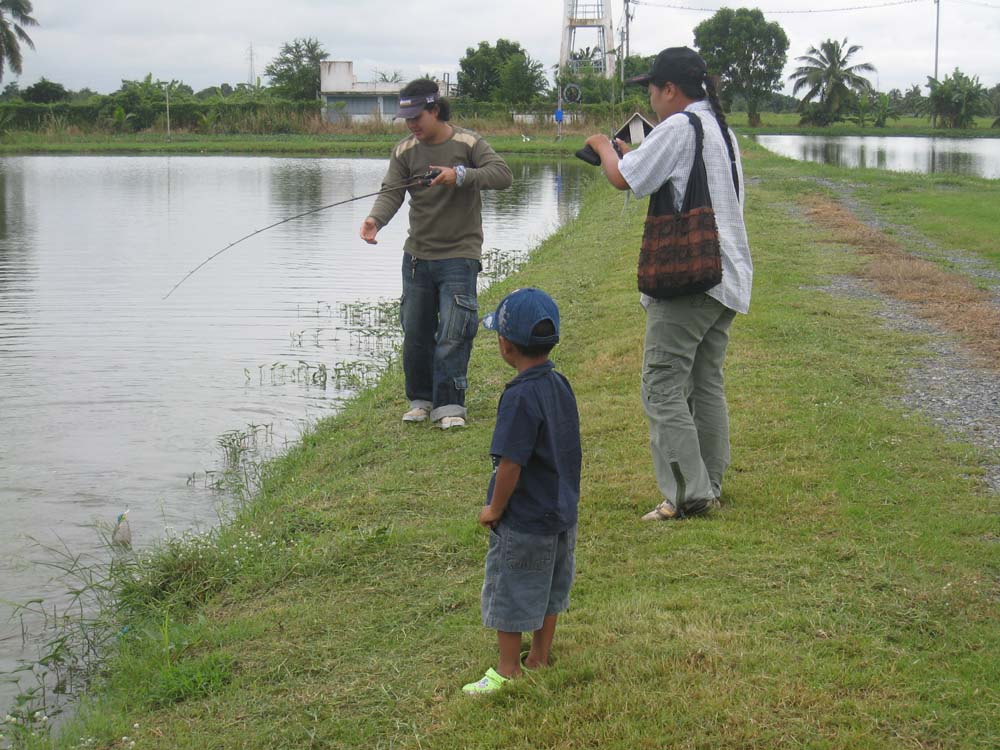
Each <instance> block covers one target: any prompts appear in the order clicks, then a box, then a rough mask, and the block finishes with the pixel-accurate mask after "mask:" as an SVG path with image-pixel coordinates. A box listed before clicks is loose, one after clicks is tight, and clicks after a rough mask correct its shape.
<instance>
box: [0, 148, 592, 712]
mask: <svg viewBox="0 0 1000 750" xmlns="http://www.w3.org/2000/svg"><path fill="white" fill-rule="evenodd" d="M511 166H512V169H513V170H514V173H515V175H516V180H515V185H514V187H513V188H512V189H511V190H509V191H504V192H499V193H493V192H491V193H486V194H485V195H484V210H483V217H484V235H485V248H487V249H489V250H490V252H494V253H495V254H496V256H497V257H501V256H502V257H520V256H523V255H524V254H525V253H526V252H527V250H528V249H529V248H531V247H532V246H534V245H535V244H537V242H538V241H539V240H541V239H542V238H543V237H544V236H545V235H547V234H549V233H550V232H551V231H552V230H553V229H554V228H555V227H556V226H557V225H558V224H559V223H560V222H562V221H565V220H566V219H567V218H569V217H570V216H571V215H572V214H573V213H574V212H575V210H576V205H577V202H578V198H579V190H580V185H581V182H582V181H583V170H582V168H581V167H576V166H575V165H570V166H567V165H553V164H547V163H544V162H540V161H530V162H529V161H515V162H513V163H512V164H511ZM386 167H387V162H386V161H385V160H365V159H271V158H261V157H251V158H243V157H176V156H174V157H146V158H142V157H17V158H0V201H2V205H0V208H2V210H0V383H3V388H2V389H0V517H2V518H3V522H2V523H0V600H8V601H10V600H13V601H24V600H26V599H28V598H31V597H34V596H39V595H41V596H46V597H49V596H54V595H55V593H56V592H57V591H58V587H57V586H50V585H49V584H48V583H47V581H48V577H49V575H48V573H47V572H46V571H44V570H42V569H40V568H38V567H37V566H34V565H31V564H30V563H29V562H28V561H30V560H32V559H36V558H44V557H45V555H44V554H43V553H39V552H38V551H37V550H33V548H32V547H31V545H30V544H29V543H28V542H27V538H28V537H32V538H35V539H39V540H41V541H42V542H45V543H50V542H53V541H55V540H56V539H61V540H63V541H65V543H66V544H67V546H68V548H69V549H71V550H72V551H73V552H74V553H87V552H92V553H96V552H97V551H98V549H97V545H96V542H97V536H96V534H95V533H94V531H93V529H92V528H91V524H93V523H94V522H95V521H113V519H114V518H115V517H116V516H117V514H118V513H120V512H121V511H122V510H124V508H125V507H129V508H130V509H131V512H130V515H129V519H130V521H131V523H132V529H133V533H134V536H135V538H136V543H137V544H138V545H139V546H141V545H142V544H143V543H147V542H149V541H150V540H151V539H154V538H156V537H158V536H159V535H160V534H161V533H162V531H163V529H164V527H165V526H169V527H173V528H174V529H177V530H181V529H185V528H189V527H191V526H192V525H195V524H201V525H204V524H211V523H213V522H214V521H215V519H216V505H217V504H218V503H219V502H221V501H223V499H224V497H223V496H222V495H220V494H219V493H218V492H217V491H216V490H215V489H213V476H214V474H213V472H217V471H218V470H219V468H220V466H221V464H222V462H223V460H224V455H223V452H224V447H223V446H221V445H220V444H219V439H220V436H223V435H227V434H230V435H231V434H233V433H234V432H235V433H238V432H240V431H244V432H246V431H248V426H249V425H251V424H253V425H268V429H269V434H270V435H272V436H273V441H272V442H273V446H271V447H273V449H274V450H281V449H282V447H283V446H284V445H285V444H286V441H291V440H294V439H295V438H296V437H297V435H298V434H299V433H300V431H301V429H302V428H303V427H304V426H306V425H308V424H310V423H312V422H314V421H316V420H317V419H319V418H321V417H323V416H326V415H328V414H330V413H331V412H332V411H333V410H335V409H336V408H337V407H338V405H339V404H340V403H341V401H342V399H343V398H344V397H346V396H347V395H349V393H350V391H351V388H352V387H353V385H354V384H356V383H357V382H358V381H359V379H363V378H364V377H365V376H366V374H367V373H369V372H370V368H371V367H372V366H374V364H373V363H377V362H378V361H379V360H380V358H381V357H382V356H383V355H384V343H385V337H384V336H382V335H381V333H380V327H381V328H385V329H389V328H390V327H391V325H392V324H394V321H395V316H394V313H393V311H392V310H393V308H392V304H391V303H386V304H385V305H382V304H380V303H379V301H380V300H392V299H394V298H397V297H398V295H399V293H400V286H401V282H400V272H399V262H400V255H401V249H402V245H403V241H404V239H405V237H406V225H407V222H406V211H407V208H406V206H404V207H403V208H401V209H400V214H399V215H398V216H397V217H396V219H395V220H394V221H393V222H392V223H391V224H390V225H389V226H387V227H386V228H385V229H384V230H383V231H382V232H380V234H379V244H378V245H377V246H368V245H366V244H364V243H363V242H361V240H360V239H359V238H358V237H357V228H358V226H360V224H361V221H362V220H363V219H364V217H365V216H366V215H367V213H368V211H369V210H370V208H371V204H372V202H373V200H374V199H373V198H372V199H364V200H360V201H357V202H355V203H350V204H347V205H345V206H342V207H338V208H335V209H331V210H329V211H324V212H320V213H318V214H315V215H312V216H309V217H306V218H304V219H302V220H296V221H293V222H289V223H288V224H284V225H282V226H281V227H278V228H276V229H274V230H272V231H269V232H266V233H262V234H260V235H258V236H256V237H254V238H253V239H252V240H248V241H247V242H245V243H242V244H241V245H239V246H237V247H234V248H233V249H232V250H231V251H229V252H227V253H225V254H223V255H221V256H219V258H217V259H216V260H215V261H213V262H212V263H211V264H209V265H207V266H205V268H203V269H202V270H201V271H200V272H199V273H197V274H195V275H194V276H192V277H191V278H190V279H189V280H188V281H187V282H185V284H184V285H183V286H182V287H180V288H179V289H178V290H177V291H176V292H175V293H174V294H173V295H172V296H171V297H170V299H169V300H167V301H166V302H163V301H162V299H161V298H162V296H163V295H164V294H165V293H166V292H167V291H168V290H169V289H170V287H171V286H172V285H173V284H175V283H176V282H177V281H178V280H179V279H180V278H181V277H183V276H184V275H185V274H186V273H187V272H188V271H189V270H190V269H192V268H194V267H195V266H196V265H198V263H200V262H201V261H202V260H204V259H205V258H206V257H207V256H209V255H210V254H211V253H213V252H215V251H216V250H218V249H219V248H221V247H225V246H226V245H227V244H229V243H230V242H232V241H233V240H234V239H236V238H238V237H241V236H243V235H245V234H247V233H248V232H251V231H253V230H254V229H257V228H261V227H263V226H266V225H268V224H271V223H273V222H275V221H279V220H281V219H284V218H287V217H288V216H291V215H294V214H296V213H300V212H302V211H306V210H310V209H312V208H316V207H319V206H322V205H326V204H329V203H333V202H336V201H339V200H344V199H346V198H350V197H352V196H354V195H360V194H363V193H370V192H373V191H375V190H377V189H378V187H379V184H380V182H381V179H382V176H383V174H384V172H385V169H386ZM373 316H374V317H373ZM386 321H392V323H387V322H386ZM321 367H322V368H325V370H321ZM319 372H324V373H325V377H324V378H318V377H317V374H318V373H319ZM192 479H193V480H194V481H192ZM8 614H9V609H5V605H2V604H0V671H5V670H9V669H10V668H12V667H13V666H14V663H13V660H14V659H15V658H16V657H17V656H18V655H19V653H18V651H17V649H16V648H15V646H19V645H20V638H19V635H18V633H19V630H18V628H17V625H16V623H13V622H10V621H8V619H7V616H8ZM9 697H10V689H9V688H8V687H4V686H3V685H0V710H2V709H3V708H4V704H5V703H7V699H8V698H9Z"/></svg>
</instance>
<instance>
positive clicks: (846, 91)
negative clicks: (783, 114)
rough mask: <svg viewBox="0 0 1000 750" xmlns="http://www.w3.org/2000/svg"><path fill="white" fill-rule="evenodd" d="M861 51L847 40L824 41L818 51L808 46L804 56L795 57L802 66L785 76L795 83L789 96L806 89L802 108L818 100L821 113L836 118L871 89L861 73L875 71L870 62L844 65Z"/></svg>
mask: <svg viewBox="0 0 1000 750" xmlns="http://www.w3.org/2000/svg"><path fill="white" fill-rule="evenodd" d="M860 49H861V47H860V46H859V45H857V44H852V45H851V46H850V47H848V46H847V39H844V41H842V42H838V41H836V40H834V39H827V40H826V41H825V42H823V43H822V44H820V46H819V49H816V48H815V47H810V48H809V49H808V50H807V51H806V54H805V55H803V56H802V57H797V58H795V59H796V60H798V61H799V62H801V63H803V65H802V66H801V67H799V68H796V69H795V72H794V73H792V74H791V75H790V76H789V77H788V78H789V80H794V81H795V87H794V88H793V89H792V95H793V96H794V95H796V94H798V93H799V92H800V91H802V90H803V89H806V95H805V96H804V97H802V104H803V106H804V105H806V104H808V103H809V102H811V101H812V100H813V99H817V100H818V103H819V106H820V107H821V109H822V110H823V111H824V112H826V113H828V114H829V115H830V116H831V117H832V118H834V119H839V118H840V114H841V112H842V111H843V110H844V109H845V108H847V107H848V106H849V105H850V104H851V103H852V102H853V101H854V99H855V97H857V96H858V95H860V94H864V93H867V92H869V91H871V89H872V84H871V81H869V80H868V79H867V78H865V77H864V76H863V75H861V74H862V73H874V72H876V71H875V66H874V65H872V64H871V63H859V64H857V65H848V64H847V62H848V60H850V58H851V56H852V55H854V54H855V53H856V52H858V51H859V50H860Z"/></svg>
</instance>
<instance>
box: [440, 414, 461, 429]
mask: <svg viewBox="0 0 1000 750" xmlns="http://www.w3.org/2000/svg"><path fill="white" fill-rule="evenodd" d="M438 427H440V428H441V429H442V430H450V429H451V428H452V427H465V420H464V419H463V418H462V417H441V419H440V420H439V421H438Z"/></svg>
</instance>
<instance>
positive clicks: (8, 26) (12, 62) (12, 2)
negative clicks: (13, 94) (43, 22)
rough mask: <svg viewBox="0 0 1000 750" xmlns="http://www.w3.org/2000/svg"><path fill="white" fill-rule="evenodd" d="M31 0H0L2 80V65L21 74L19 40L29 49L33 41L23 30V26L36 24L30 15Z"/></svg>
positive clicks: (0, 76) (0, 65)
mask: <svg viewBox="0 0 1000 750" xmlns="http://www.w3.org/2000/svg"><path fill="white" fill-rule="evenodd" d="M32 10H33V8H32V7H31V0H0V80H3V69H4V65H5V64H7V65H9V66H10V69H11V70H12V71H13V72H15V73H17V74H18V75H20V74H21V42H24V43H25V44H27V45H28V46H29V47H31V49H34V48H35V43H34V42H33V41H31V37H29V36H28V35H27V33H25V31H24V27H25V26H37V25H38V21H36V20H35V19H34V18H32V17H31V15H30V13H31V12H32Z"/></svg>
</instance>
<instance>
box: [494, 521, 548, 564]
mask: <svg viewBox="0 0 1000 750" xmlns="http://www.w3.org/2000/svg"><path fill="white" fill-rule="evenodd" d="M503 541H504V547H505V549H504V552H505V553H506V554H505V555H504V558H505V560H506V562H507V567H508V568H510V569H511V570H528V571H541V570H548V569H549V568H550V567H552V560H553V558H554V557H555V545H556V543H557V542H558V539H557V538H556V537H555V536H549V535H542V534H525V533H523V532H520V531H515V530H514V529H511V528H507V529H506V530H505V533H504V537H503Z"/></svg>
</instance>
